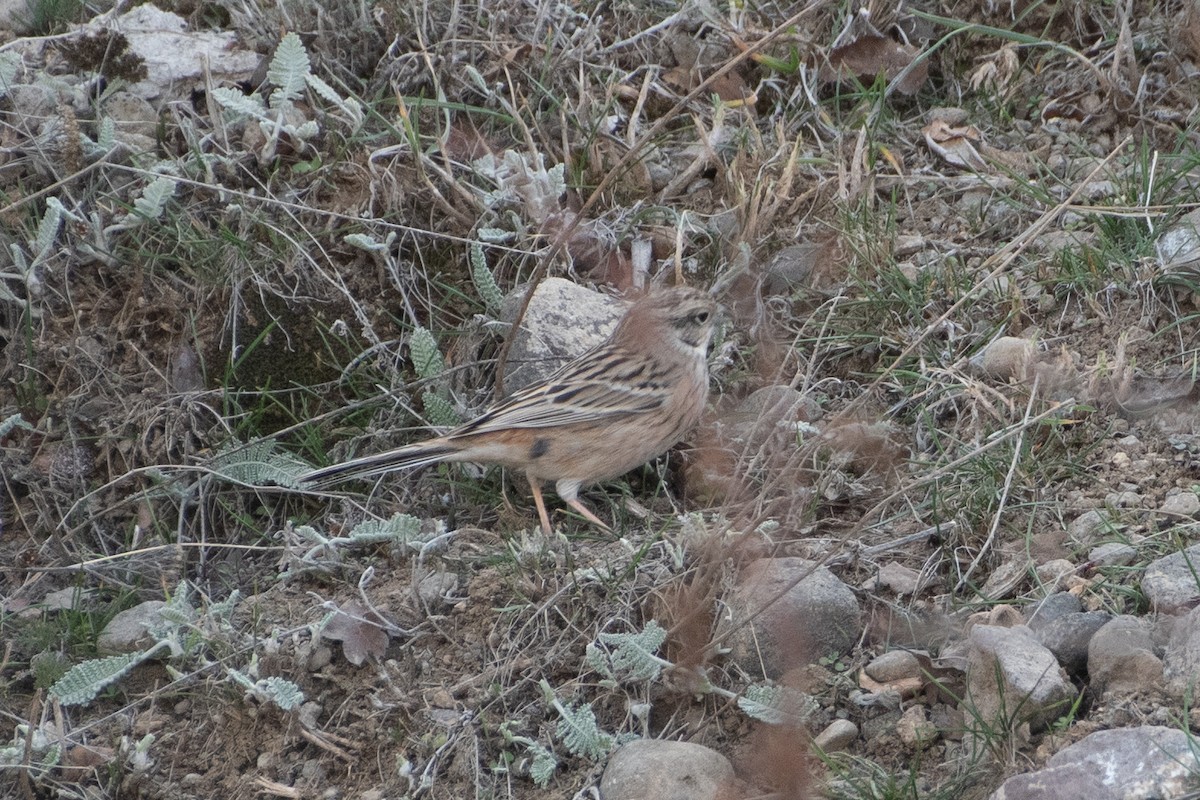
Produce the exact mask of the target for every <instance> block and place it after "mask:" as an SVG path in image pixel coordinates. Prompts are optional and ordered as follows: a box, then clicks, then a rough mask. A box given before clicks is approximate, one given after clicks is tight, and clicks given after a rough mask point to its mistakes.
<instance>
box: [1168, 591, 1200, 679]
mask: <svg viewBox="0 0 1200 800" xmlns="http://www.w3.org/2000/svg"><path fill="white" fill-rule="evenodd" d="M1163 675H1164V677H1165V678H1166V679H1167V689H1168V690H1169V691H1170V692H1171V693H1172V694H1174V695H1176V696H1179V697H1184V696H1191V695H1194V694H1195V691H1196V689H1197V688H1200V687H1197V681H1198V680H1200V607H1197V608H1193V609H1192V610H1191V611H1189V612H1188V613H1187V614H1186V615H1185V616H1184V617H1183V619H1181V620H1179V621H1178V622H1177V623H1176V624H1175V628H1174V630H1172V631H1171V638H1170V640H1169V641H1168V642H1167V648H1166V652H1165V653H1164V654H1163Z"/></svg>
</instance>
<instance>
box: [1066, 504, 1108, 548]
mask: <svg viewBox="0 0 1200 800" xmlns="http://www.w3.org/2000/svg"><path fill="white" fill-rule="evenodd" d="M1113 530H1115V528H1114V526H1113V524H1112V522H1111V521H1110V520H1109V518H1108V514H1107V513H1105V512H1104V511H1101V510H1100V509H1097V508H1093V509H1089V510H1087V511H1085V512H1083V513H1082V514H1080V515H1079V516H1078V517H1076V518H1075V519H1074V520H1073V521H1072V522H1071V524H1070V525H1068V526H1067V535H1068V536H1069V537H1071V541H1072V542H1074V543H1075V544H1076V545H1078V546H1079V547H1080V548H1087V547H1091V546H1092V545H1094V544H1095V543H1096V541H1097V540H1098V539H1099V538H1100V537H1101V536H1103V535H1104V534H1106V533H1109V532H1111V531H1113Z"/></svg>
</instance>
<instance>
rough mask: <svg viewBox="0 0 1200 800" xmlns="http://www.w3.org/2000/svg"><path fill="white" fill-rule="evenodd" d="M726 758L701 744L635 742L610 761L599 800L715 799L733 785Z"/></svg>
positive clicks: (662, 741)
mask: <svg viewBox="0 0 1200 800" xmlns="http://www.w3.org/2000/svg"><path fill="white" fill-rule="evenodd" d="M733 781H734V776H733V765H731V764H730V763H729V759H727V758H725V756H723V755H721V754H720V753H718V752H717V751H716V750H711V749H709V748H707V747H705V746H703V745H699V744H692V743H691V742H672V741H666V740H664V739H638V740H637V741H635V742H630V743H628V744H626V745H623V746H622V747H621V748H620V749H619V750H617V752H616V753H614V754H613V757H612V758H610V759H609V761H608V766H607V767H605V769H604V775H603V776H602V777H601V778H600V798H601V800H714V798H716V797H718V796H723V794H722V793H725V792H728V791H729V790H730V789H731V788H732V786H733Z"/></svg>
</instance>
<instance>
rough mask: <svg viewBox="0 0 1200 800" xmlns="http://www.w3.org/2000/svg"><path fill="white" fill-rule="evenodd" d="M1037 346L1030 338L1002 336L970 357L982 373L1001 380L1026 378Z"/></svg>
mask: <svg viewBox="0 0 1200 800" xmlns="http://www.w3.org/2000/svg"><path fill="white" fill-rule="evenodd" d="M1036 355H1037V347H1036V346H1035V345H1034V343H1033V342H1031V341H1030V340H1029V339H1020V338H1017V337H1016V336H1001V337H1000V338H999V339H996V340H995V341H993V342H991V343H989V344H988V345H987V346H985V347H984V348H983V350H981V351H979V353H977V354H976V355H975V356H973V357H972V358H971V359H970V364H971V366H972V367H974V368H975V369H976V370H978V371H979V372H980V373H981V374H983V375H985V376H987V377H989V378H998V379H1000V380H1014V379H1015V380H1024V379H1025V377H1026V375H1027V374H1028V371H1029V365H1030V364H1031V363H1032V362H1033V359H1034V356H1036Z"/></svg>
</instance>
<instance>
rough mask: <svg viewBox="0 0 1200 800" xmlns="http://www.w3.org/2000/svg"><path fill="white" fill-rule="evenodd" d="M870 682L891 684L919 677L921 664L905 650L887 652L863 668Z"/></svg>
mask: <svg viewBox="0 0 1200 800" xmlns="http://www.w3.org/2000/svg"><path fill="white" fill-rule="evenodd" d="M863 671H864V672H866V673H867V675H868V676H870V678H871V679H872V680H876V681H879V682H880V683H892V682H894V681H900V680H904V679H905V678H920V677H921V662H920V661H918V660H917V657H916V656H915V655H913V654H912V653H910V652H908V651H907V650H889V651H888V652H886V653H884V654H883V655H881V656H879V657H878V658H874V659H872V660H871V663H869V664H867V666H866V667H864V668H863Z"/></svg>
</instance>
